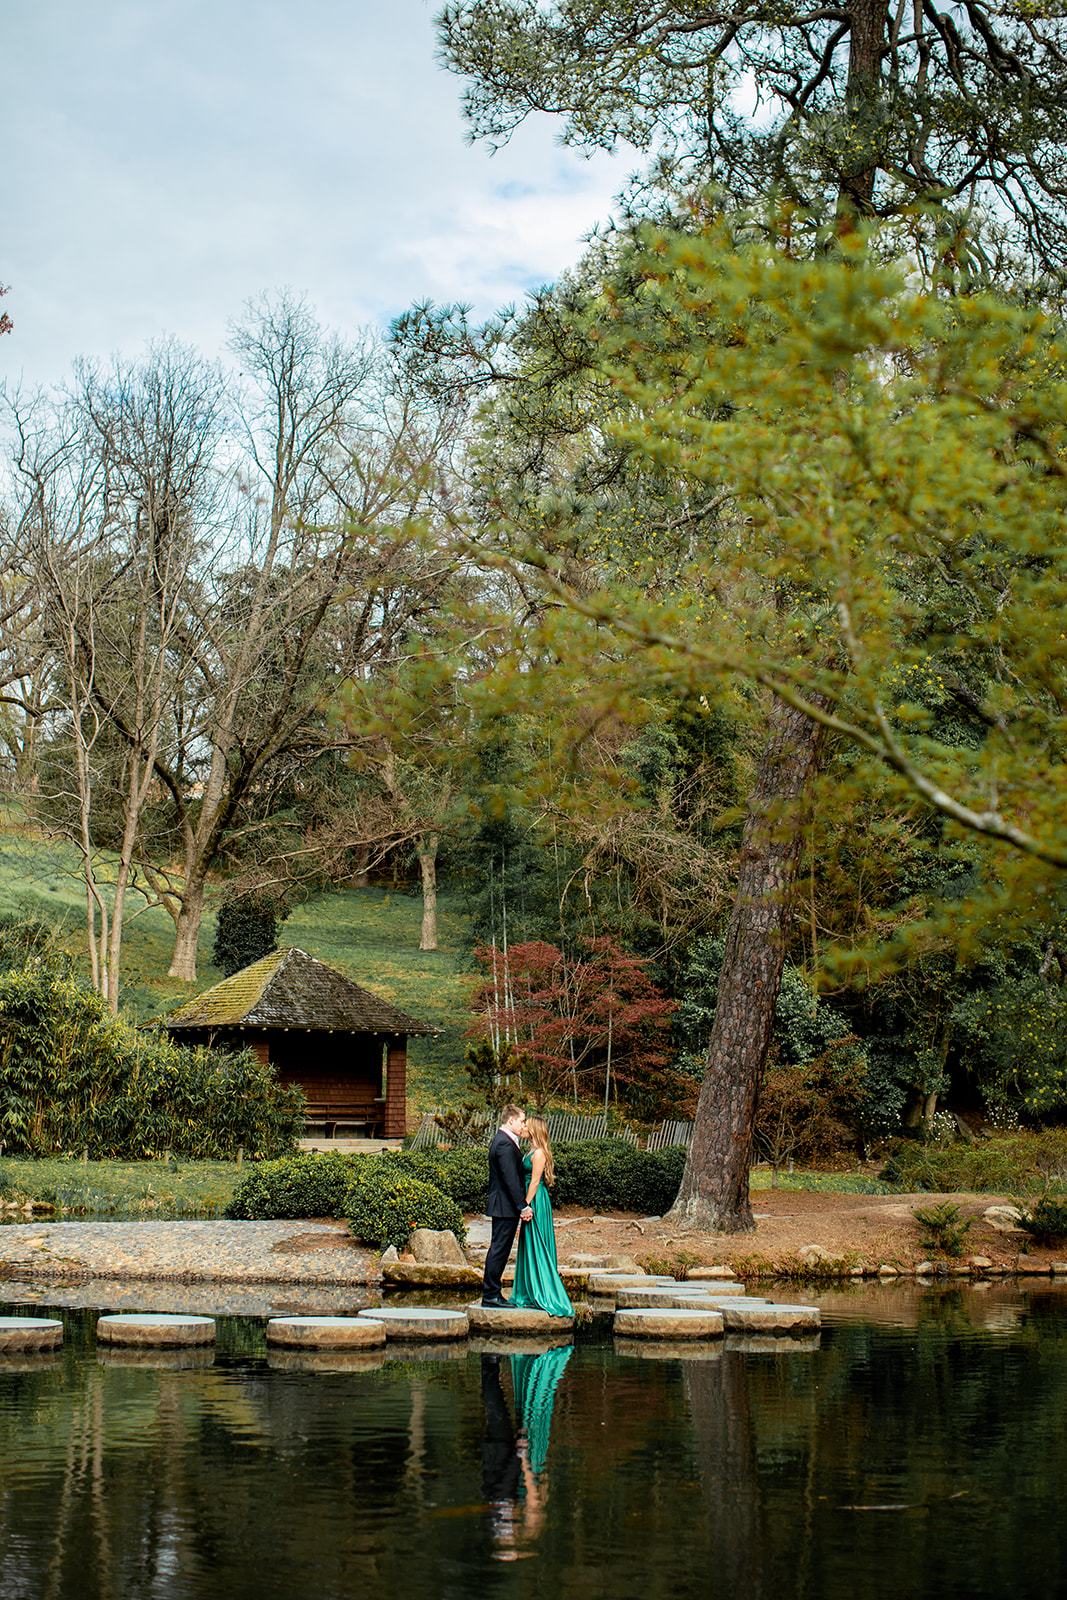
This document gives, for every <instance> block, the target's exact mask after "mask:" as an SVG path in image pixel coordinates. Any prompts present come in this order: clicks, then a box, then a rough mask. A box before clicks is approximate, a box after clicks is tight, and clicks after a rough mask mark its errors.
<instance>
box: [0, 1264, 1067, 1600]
mask: <svg viewBox="0 0 1067 1600" xmlns="http://www.w3.org/2000/svg"><path fill="white" fill-rule="evenodd" d="M793 1298H802V1297H801V1296H794V1297H793ZM820 1298H821V1299H822V1303H823V1305H824V1327H823V1331H822V1335H821V1337H820V1338H819V1339H818V1340H817V1341H816V1340H812V1341H809V1342H807V1343H803V1344H796V1345H794V1344H790V1343H788V1342H784V1343H782V1344H780V1345H777V1346H773V1347H772V1346H769V1345H768V1346H764V1345H762V1344H759V1343H754V1344H750V1345H745V1343H744V1342H743V1341H730V1342H728V1344H727V1346H726V1347H725V1348H723V1349H722V1350H721V1351H718V1352H717V1353H715V1354H712V1355H711V1356H710V1357H708V1358H706V1359H675V1358H668V1359H649V1358H640V1359H639V1358H635V1357H632V1356H630V1355H627V1354H620V1353H618V1352H617V1351H616V1350H615V1348H614V1346H613V1344H612V1342H611V1340H610V1337H607V1338H605V1337H604V1336H603V1333H602V1332H601V1333H599V1334H598V1333H597V1332H596V1331H595V1330H594V1332H593V1334H592V1335H591V1336H590V1337H585V1338H583V1339H582V1340H581V1342H579V1344H578V1345H577V1346H576V1347H575V1348H574V1349H573V1350H572V1351H568V1350H560V1351H549V1352H546V1353H545V1354H544V1355H541V1356H537V1355H530V1354H527V1355H518V1356H510V1355H504V1356H499V1355H485V1354H481V1353H479V1352H478V1351H477V1350H474V1349H471V1348H468V1347H467V1346H462V1347H460V1348H459V1349H458V1350H453V1351H450V1352H448V1353H447V1354H442V1355H439V1356H433V1355H429V1356H427V1358H426V1359H423V1358H421V1357H420V1355H419V1353H415V1354H414V1355H413V1356H411V1357H410V1358H404V1359H393V1352H395V1351H398V1350H399V1347H396V1346H393V1347H391V1349H390V1359H388V1360H385V1361H380V1360H379V1359H378V1358H377V1357H375V1358H373V1360H372V1361H371V1362H369V1363H367V1362H366V1361H365V1359H364V1358H360V1357H357V1358H355V1361H354V1364H353V1365H352V1366H350V1367H348V1368H346V1369H345V1370H340V1371H338V1370H334V1371H329V1370H302V1369H301V1361H300V1358H299V1357H296V1356H293V1357H286V1356H281V1357H280V1358H279V1357H274V1356H271V1357H268V1354H267V1351H266V1346H265V1343H264V1337H263V1328H264V1324H263V1322H262V1320H260V1319H254V1318H231V1319H224V1320H222V1321H220V1323H219V1343H218V1347H217V1349H216V1352H215V1353H214V1355H213V1356H212V1355H211V1354H208V1355H206V1356H205V1357H204V1358H203V1360H205V1361H206V1362H209V1363H210V1364H209V1365H199V1366H182V1365H180V1364H178V1361H180V1360H181V1359H185V1358H178V1360H177V1361H176V1362H175V1363H174V1364H168V1358H167V1357H166V1356H165V1355H159V1356H149V1357H148V1358H147V1363H146V1364H134V1365H131V1364H129V1363H128V1358H127V1360H126V1361H123V1360H119V1359H117V1358H116V1357H114V1356H108V1355H107V1354H105V1353H104V1352H102V1351H101V1352H99V1353H98V1351H97V1348H96V1345H95V1340H94V1327H95V1313H93V1312H91V1311H70V1310H62V1311H61V1312H58V1313H57V1314H59V1315H62V1317H63V1319H64V1322H65V1324H66V1345H65V1348H64V1351H63V1353H62V1355H61V1356H59V1357H57V1358H55V1359H53V1358H48V1357H41V1358H37V1359H34V1360H31V1359H29V1358H24V1357H3V1358H0V1600H68V1597H69V1600H75V1597H76V1600H97V1597H99V1600H148V1597H165V1600H201V1597H205V1600H206V1597H212V1600H214V1597H217V1596H226V1597H227V1600H252V1597H256V1600H273V1597H279V1600H280V1597H286V1600H289V1597H302V1596H309V1597H310V1596H314V1597H316V1600H342V1597H343V1600H349V1597H353V1600H354V1597H360V1600H363V1597H366V1600H378V1597H382V1600H385V1597H386V1596H388V1597H404V1600H407V1597H420V1600H421V1597H434V1600H453V1597H454V1600H461V1597H462V1600H467V1597H469V1596H471V1595H481V1594H486V1595H493V1596H500V1597H511V1596H515V1597H531V1600H532V1597H533V1596H541V1595H551V1596H554V1597H555V1596H558V1597H560V1600H571V1597H573V1600H595V1597H600V1596H604V1597H612V1600H616V1597H618V1600H630V1597H633V1600H639V1597H640V1600H645V1597H648V1600H658V1597H660V1596H662V1597H667V1596H700V1597H702V1600H703V1597H706V1600H714V1597H718V1596H723V1597H724V1600H725V1597H731V1600H743V1597H749V1596H753V1597H754V1596H767V1597H775V1600H778V1597H791V1596H798V1597H800V1596H805V1597H808V1596H810V1597H813V1600H814V1597H819V1600H846V1597H847V1600H856V1597H857V1596H861V1597H864V1600H881V1597H883V1596H884V1597H887V1600H905V1597H909V1600H910V1597H913V1596H927V1595H930V1596H934V1595H936V1596H939V1597H942V1600H945V1597H954V1596H959V1597H968V1600H971V1597H978V1596H997V1597H1000V1596H1009V1595H1010V1596H1013V1597H1023V1600H1026V1597H1030V1596H1033V1597H1044V1596H1050V1597H1051V1596H1059V1595H1064V1594H1067V1517H1065V1515H1064V1506H1063V1490H1064V1484H1065V1483H1067V1427H1065V1421H1067V1294H1065V1293H1064V1292H1063V1291H1062V1290H1060V1291H1057V1290H1056V1289H1054V1288H1052V1287H1045V1288H1035V1289H1030V1290H1027V1291H1025V1292H1021V1291H1019V1290H1016V1289H1014V1288H1007V1287H1004V1288H997V1289H994V1290H990V1291H987V1292H986V1293H985V1294H984V1295H983V1294H979V1293H977V1292H976V1291H974V1290H971V1289H959V1290H941V1289H931V1290H929V1291H926V1292H923V1291H921V1290H916V1289H915V1288H914V1287H913V1288H912V1289H911V1290H909V1291H907V1292H906V1293H903V1292H902V1293H901V1294H900V1295H899V1296H897V1297H896V1298H895V1299H894V1298H893V1297H891V1296H888V1295H884V1294H883V1295H882V1296H881V1297H880V1298H879V1297H878V1296H877V1295H874V1296H868V1297H866V1298H864V1297H861V1296H858V1295H853V1296H851V1297H849V1296H847V1295H844V1294H842V1295H837V1296H834V1295H828V1296H824V1297H820ZM18 1309H19V1308H17V1307H5V1308H4V1310H5V1311H11V1310H18ZM32 1310H33V1313H34V1314H35V1315H43V1314H46V1310H45V1308H44V1307H42V1306H41V1305H40V1304H35V1305H34V1306H33V1307H32ZM343 1359H344V1358H341V1360H342V1361H343ZM327 1365H329V1361H327ZM517 1423H522V1424H524V1425H525V1435H524V1436H523V1437H521V1438H520V1439H518V1440H517V1438H516V1425H517Z"/></svg>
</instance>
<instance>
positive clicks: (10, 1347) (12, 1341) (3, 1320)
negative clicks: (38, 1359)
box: [0, 1317, 63, 1355]
mask: <svg viewBox="0 0 1067 1600" xmlns="http://www.w3.org/2000/svg"><path fill="white" fill-rule="evenodd" d="M62 1343H63V1324H62V1323H61V1322H55V1321H53V1320H52V1319H51V1318H50V1317H0V1354H5V1355H6V1354H7V1353H8V1352H9V1351H10V1352H11V1354H12V1355H15V1354H25V1353H26V1352H27V1351H34V1350H58V1349H59V1347H60V1345H61V1344H62Z"/></svg>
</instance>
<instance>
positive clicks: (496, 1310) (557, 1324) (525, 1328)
mask: <svg viewBox="0 0 1067 1600" xmlns="http://www.w3.org/2000/svg"><path fill="white" fill-rule="evenodd" d="M467 1321H468V1323H469V1324H470V1330H471V1332H472V1333H479V1334H482V1335H483V1336H484V1335H485V1334H493V1335H496V1334H501V1333H513V1334H524V1335H525V1336H526V1337H527V1338H529V1336H530V1335H531V1334H538V1333H543V1334H545V1335H546V1336H547V1337H548V1338H551V1337H552V1336H553V1335H554V1334H558V1333H559V1332H561V1331H566V1330H568V1329H570V1328H573V1327H574V1318H573V1317H550V1316H549V1314H548V1312H547V1311H527V1310H524V1309H521V1308H520V1307H519V1306H514V1307H512V1306H483V1305H482V1304H481V1303H480V1302H479V1301H477V1300H475V1301H472V1303H471V1304H470V1305H469V1306H468V1307H467Z"/></svg>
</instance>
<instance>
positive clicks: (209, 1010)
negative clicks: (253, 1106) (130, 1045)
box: [161, 949, 436, 1139]
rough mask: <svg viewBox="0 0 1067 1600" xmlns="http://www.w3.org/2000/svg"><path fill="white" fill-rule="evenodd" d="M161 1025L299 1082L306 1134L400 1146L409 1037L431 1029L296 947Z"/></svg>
mask: <svg viewBox="0 0 1067 1600" xmlns="http://www.w3.org/2000/svg"><path fill="white" fill-rule="evenodd" d="M161 1021H162V1023H163V1026H164V1027H165V1028H166V1030H167V1032H168V1033H169V1034H170V1035H171V1037H172V1038H173V1039H174V1041H175V1043H176V1044H204V1045H215V1046H221V1047H224V1048H225V1047H229V1048H231V1049H240V1048H242V1047H243V1046H246V1045H247V1046H248V1047H250V1048H251V1049H252V1050H254V1051H255V1053H256V1055H257V1056H258V1057H259V1059H260V1061H262V1062H265V1063H266V1062H269V1063H270V1065H271V1066H272V1067H273V1068H274V1070H275V1072H276V1073H277V1075H278V1078H279V1081H280V1082H282V1083H295V1084H299V1086H300V1087H301V1088H302V1089H303V1091H304V1095H305V1097H306V1099H307V1120H308V1130H309V1132H310V1130H311V1129H312V1128H314V1129H315V1130H316V1133H317V1130H318V1129H319V1128H320V1127H321V1129H322V1133H323V1136H324V1137H325V1138H328V1139H330V1138H336V1137H338V1136H339V1132H340V1130H341V1129H344V1130H345V1133H346V1134H347V1135H348V1136H349V1137H352V1136H355V1137H368V1138H377V1137H384V1138H386V1139H402V1138H403V1137H404V1134H405V1133H406V1131H407V1124H406V1116H405V1102H406V1097H407V1060H408V1052H407V1042H408V1036H409V1035H411V1034H417V1035H418V1034H432V1033H434V1032H435V1031H436V1030H435V1029H434V1028H431V1027H430V1026H429V1025H428V1024H427V1023H425V1022H419V1021H417V1019H416V1018H415V1017H410V1016H408V1014H407V1012H406V1011H400V1010H399V1009H398V1008H397V1007H396V1006H393V1005H390V1004H389V1002H388V1001H387V1000H379V999H378V997H377V995H373V994H371V993H370V992H369V991H368V990H366V989H361V988H360V986H359V984H358V983H353V982H352V980H351V978H346V977H345V975H344V973H343V972H338V971H337V970H336V968H334V967H328V966H327V965H326V964H325V962H323V961H316V959H315V957H314V956H309V955H308V954H307V952H306V951H305V950H296V949H290V950H275V951H274V952H273V953H272V954H271V955H269V956H264V957H263V958H262V960H260V961H254V962H253V963H252V965H251V966H248V967H242V969H241V971H240V972H235V973H234V974H233V976H232V977H231V978H226V979H224V980H223V982H222V983H217V984H215V986H214V988H212V989H205V991H204V993H203V994H200V995H197V997H196V999H195V1000H189V1001H187V1002H186V1004H185V1005H183V1006H179V1007H178V1009H177V1010H176V1011H172V1012H170V1013H169V1014H168V1015H167V1016H165V1017H163V1018H162V1019H161ZM383 1068H384V1074H383ZM383 1078H384V1081H383Z"/></svg>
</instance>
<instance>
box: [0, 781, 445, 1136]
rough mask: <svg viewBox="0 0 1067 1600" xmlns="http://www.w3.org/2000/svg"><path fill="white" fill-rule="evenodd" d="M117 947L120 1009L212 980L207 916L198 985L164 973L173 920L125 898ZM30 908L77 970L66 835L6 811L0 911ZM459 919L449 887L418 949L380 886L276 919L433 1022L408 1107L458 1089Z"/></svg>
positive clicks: (411, 1050)
mask: <svg viewBox="0 0 1067 1600" xmlns="http://www.w3.org/2000/svg"><path fill="white" fill-rule="evenodd" d="M129 904H130V914H129V915H128V916H127V921H126V928H125V931H124V934H123V945H122V989H121V993H120V1001H121V1004H122V1006H123V1009H124V1010H125V1011H127V1012H128V1013H129V1014H130V1015H131V1016H132V1017H133V1018H135V1020H137V1021H138V1022H143V1021H145V1020H147V1019H148V1018H150V1017H154V1016H158V1015H159V1014H160V1012H162V1011H166V1010H169V1009H170V1008H171V1007H173V1006H175V1005H178V1004H180V1002H181V1001H183V1000H186V999H189V998H190V997H191V996H193V995H195V994H199V993H200V992H201V990H203V989H207V988H210V986H211V985H212V984H213V983H218V982H219V980H220V978H221V977H222V973H221V972H219V971H218V969H217V968H216V967H214V966H213V965H212V963H211V949H212V946H213V944H214V942H215V917H214V913H213V911H208V913H207V914H206V915H205V917H204V921H203V926H202V927H201V930H200V945H199V959H198V963H197V972H198V981H197V982H196V983H195V984H188V983H179V982H177V981H176V980H174V979H173V978H167V977H166V971H167V967H168V966H169V965H170V955H171V948H172V944H173V938H174V929H173V924H172V923H171V920H170V918H169V917H168V916H167V914H166V912H165V911H163V910H162V909H160V908H158V907H156V908H152V909H148V910H141V911H138V910H137V906H138V900H137V897H133V899H132V900H131V901H130V902H129ZM3 913H6V914H19V913H25V914H32V915H36V916H39V917H42V918H44V919H45V920H46V921H47V922H49V923H50V924H52V925H53V926H54V927H56V928H57V930H58V932H59V938H60V942H61V944H62V945H63V946H64V947H65V948H66V949H68V950H69V951H70V952H71V953H72V954H73V956H74V957H75V960H76V961H77V963H78V966H79V968H80V969H82V970H84V971H85V972H86V974H87V973H88V970H89V961H88V955H87V952H86V942H85V894H84V889H83V888H82V886H81V878H80V875H79V863H78V857H77V854H76V852H75V851H74V849H73V848H72V847H71V846H70V845H69V844H67V843H65V842H63V841H52V840H48V839H45V838H43V837H41V836H40V835H38V834H35V833H33V832H32V831H29V830H27V829H26V827H25V825H24V822H23V818H22V815H21V812H20V811H19V810H18V809H17V808H14V807H9V808H7V809H6V810H5V811H4V812H3V813H0V914H3ZM464 921H465V918H464V915H463V912H462V909H461V906H460V903H459V901H458V899H453V898H452V897H450V896H449V895H447V894H442V895H441V896H440V900H439V904H438V938H439V944H440V949H438V950H436V951H420V949H419V935H420V930H421V925H422V897H421V895H419V894H406V893H403V892H397V891H396V890H388V889H346V890H339V891H336V892H327V893H324V894H316V895H313V896H312V897H311V898H309V899H308V900H307V901H306V902H304V903H303V904H301V905H298V906H297V907H296V909H295V910H294V911H293V913H292V915H291V916H290V918H289V920H288V921H287V922H286V923H285V924H284V925H283V927H282V929H281V933H280V942H281V943H282V944H283V945H297V946H299V947H300V948H301V949H302V950H306V951H307V952H308V954H309V955H313V956H315V957H317V958H318V960H320V961H326V962H328V963H329V964H330V966H333V967H337V968H339V970H340V971H342V972H344V973H347V975H348V976H349V977H350V978H352V979H353V980H354V981H355V982H356V983H359V984H362V985H363V987H364V988H366V989H370V990H371V991H372V992H373V993H374V994H377V995H380V996H381V997H382V999H384V1000H391V1001H392V1002H393V1004H394V1005H397V1006H400V1007H401V1008H402V1009H403V1010H404V1011H408V1012H410V1013H411V1014H412V1015H413V1016H415V1017H418V1018H419V1019H420V1020H421V1021H424V1022H428V1023H431V1024H432V1025H433V1026H434V1027H436V1028H439V1029H440V1030H441V1032H440V1034H439V1035H438V1037H436V1038H430V1039H418V1038H413V1039H411V1040H410V1041H409V1045H408V1059H409V1077H408V1094H409V1099H410V1100H411V1102H412V1105H413V1108H414V1109H415V1110H416V1111H418V1110H422V1109H423V1108H424V1107H426V1106H430V1105H438V1104H444V1103H447V1102H450V1101H456V1100H458V1099H460V1098H461V1097H462V1095H463V1094H464V1092H465V1088H466V1078H465V1075H464V1073H463V1069H462V1062H463V1056H464V1052H465V1050H466V1041H465V1039H464V1038H463V1031H464V1029H465V1027H466V1026H467V1000H466V997H467V994H468V992H469V987H470V983H471V981H472V975H471V974H470V973H469V971H468V970H467V968H466V965H465V957H464V953H463V949H462V939H463V927H464Z"/></svg>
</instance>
